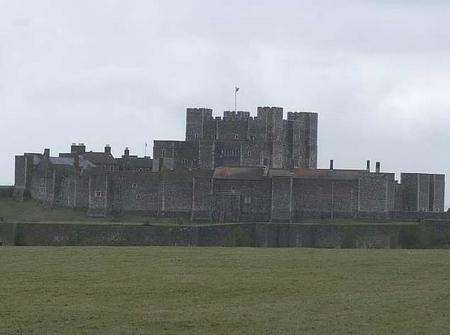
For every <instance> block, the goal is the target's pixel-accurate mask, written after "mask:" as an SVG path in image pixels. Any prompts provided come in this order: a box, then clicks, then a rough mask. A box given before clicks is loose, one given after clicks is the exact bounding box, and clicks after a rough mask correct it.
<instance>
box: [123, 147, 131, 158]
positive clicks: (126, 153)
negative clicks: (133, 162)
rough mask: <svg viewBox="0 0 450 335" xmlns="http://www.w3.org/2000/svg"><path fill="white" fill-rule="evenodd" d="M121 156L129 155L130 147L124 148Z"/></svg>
mask: <svg viewBox="0 0 450 335" xmlns="http://www.w3.org/2000/svg"><path fill="white" fill-rule="evenodd" d="M123 156H124V157H129V156H130V149H128V147H126V148H125V151H124V152H123Z"/></svg>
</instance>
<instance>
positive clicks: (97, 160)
mask: <svg viewBox="0 0 450 335" xmlns="http://www.w3.org/2000/svg"><path fill="white" fill-rule="evenodd" d="M81 158H85V159H87V160H88V161H90V162H91V163H94V164H95V165H105V164H113V163H114V157H113V155H111V154H106V153H104V152H93V151H89V152H85V153H83V154H82V155H80V160H81Z"/></svg>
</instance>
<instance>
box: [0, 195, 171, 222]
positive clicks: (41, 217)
mask: <svg viewBox="0 0 450 335" xmlns="http://www.w3.org/2000/svg"><path fill="white" fill-rule="evenodd" d="M0 217H3V218H5V219H6V220H10V221H18V222H72V223H75V222H76V223H110V222H111V221H110V220H105V219H92V218H88V217H87V216H86V210H73V209H69V208H53V209H49V208H45V207H44V206H42V205H41V204H39V203H38V202H36V201H31V200H30V201H25V202H18V201H14V200H13V199H1V198H0ZM120 222H128V223H146V222H148V223H161V224H171V223H175V220H174V219H164V218H149V217H144V216H141V215H125V216H123V217H121V218H120Z"/></svg>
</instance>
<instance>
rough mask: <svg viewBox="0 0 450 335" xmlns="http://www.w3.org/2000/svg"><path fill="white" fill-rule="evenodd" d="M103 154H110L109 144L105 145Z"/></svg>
mask: <svg viewBox="0 0 450 335" xmlns="http://www.w3.org/2000/svg"><path fill="white" fill-rule="evenodd" d="M105 154H107V155H111V146H110V145H109V144H107V145H105Z"/></svg>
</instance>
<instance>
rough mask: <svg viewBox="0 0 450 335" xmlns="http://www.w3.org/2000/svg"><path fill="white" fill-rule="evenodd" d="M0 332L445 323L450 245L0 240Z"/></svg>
mask: <svg viewBox="0 0 450 335" xmlns="http://www.w3.org/2000/svg"><path fill="white" fill-rule="evenodd" d="M0 269H1V275H0V288H1V289H0V325H1V327H0V334H10V333H22V332H23V333H38V334H41V333H47V334H53V333H55V334H56V333H58V334H60V333H66V334H79V333H92V334H117V333H146V334H147V333H155V334H174V333H186V334H211V333H214V334H245V333H247V334H262V333H273V334H279V333H302V332H306V333H312V334H330V333H342V334H351V333H353V334H356V333H358V334H372V333H373V334H386V333H395V334H411V333H427V334H439V333H440V334H444V333H447V334H448V333H450V322H449V317H450V315H449V314H450V312H449V311H450V293H449V287H450V279H449V278H450V252H449V251H443V250H427V251H421V250H416V251H408V250H379V251H375V250H311V249H251V248H247V249H239V248H181V247H177V248H170V247H165V248H160V247H151V248H0Z"/></svg>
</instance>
